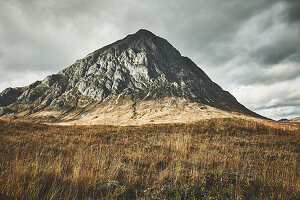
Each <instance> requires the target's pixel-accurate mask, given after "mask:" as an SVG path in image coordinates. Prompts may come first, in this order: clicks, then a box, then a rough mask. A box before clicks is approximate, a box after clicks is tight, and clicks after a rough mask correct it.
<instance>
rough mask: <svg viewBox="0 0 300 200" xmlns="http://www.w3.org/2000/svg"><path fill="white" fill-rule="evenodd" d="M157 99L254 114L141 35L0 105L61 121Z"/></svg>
mask: <svg viewBox="0 0 300 200" xmlns="http://www.w3.org/2000/svg"><path fill="white" fill-rule="evenodd" d="M163 98H170V99H185V100H187V101H189V102H195V103H198V104H199V105H200V104H204V105H209V106H212V107H215V108H219V109H223V110H227V111H236V112H241V113H246V114H250V115H254V113H252V112H251V111H249V110H248V109H246V108H245V107H244V106H243V105H241V104H240V103H239V102H237V100H236V99H235V98H234V97H233V96H232V95H231V94H230V93H228V92H226V91H224V90H222V88H221V87H219V86H218V85H217V84H216V83H214V82H213V81H212V80H211V79H210V78H209V77H208V76H207V75H206V74H205V73H204V72H203V71H202V70H201V69H200V68H199V67H198V66H197V65H196V64H195V63H194V62H193V61H191V60H190V59H189V58H187V57H183V56H181V54H180V53H179V51H177V50H176V49H175V48H174V47H173V46H172V45H171V44H170V43H169V42H168V41H166V40H165V39H163V38H160V37H158V36H156V35H154V34H153V33H151V32H149V31H147V30H139V31H138V32H137V33H135V34H132V35H128V36H127V37H125V38H124V39H122V40H119V41H117V42H115V43H113V44H110V45H108V46H105V47H103V48H101V49H99V50H96V51H94V52H93V53H91V54H89V55H87V56H86V57H84V58H83V59H80V60H77V61H76V62H75V63H74V64H72V65H71V66H69V67H67V68H66V69H63V70H62V71H60V72H58V73H57V74H54V75H50V76H48V77H46V78H45V79H44V80H42V81H36V82H34V83H33V84H31V85H29V86H27V87H23V88H9V89H6V90H4V91H3V92H2V93H1V94H0V106H1V107H9V109H11V110H12V111H14V112H16V113H20V112H23V113H26V114H24V116H30V115H32V114H34V113H37V112H40V111H45V110H48V111H49V110H56V111H61V113H64V114H63V115H64V116H65V115H66V113H67V112H69V111H70V110H74V109H80V108H86V107H88V106H90V105H92V104H95V105H94V106H93V107H95V106H96V105H97V106H98V105H101V103H103V102H104V101H106V100H108V99H114V105H116V106H117V105H118V103H119V100H121V99H123V100H126V99H127V100H128V101H131V102H132V104H133V106H132V107H133V108H135V106H136V104H138V103H139V102H142V101H147V100H153V101H156V100H158V99H163ZM24 111H26V112H24ZM60 118H62V116H61V117H60Z"/></svg>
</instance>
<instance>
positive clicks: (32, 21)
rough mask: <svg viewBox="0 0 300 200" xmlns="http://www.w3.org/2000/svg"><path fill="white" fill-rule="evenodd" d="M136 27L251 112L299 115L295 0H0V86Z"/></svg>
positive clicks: (34, 76)
mask: <svg viewBox="0 0 300 200" xmlns="http://www.w3.org/2000/svg"><path fill="white" fill-rule="evenodd" d="M141 28H144V29H148V30H150V31H152V32H153V33H154V34H156V35H158V36H160V37H163V38H165V39H167V40H168V41H169V42H170V43H171V44H172V45H173V46H174V47H175V48H177V49H178V50H179V51H180V52H181V53H182V54H183V55H184V56H187V57H190V58H191V59H192V60H193V61H194V62H195V63H196V64H197V65H198V66H199V67H201V68H202V69H203V70H204V71H205V72H206V73H207V74H208V75H209V76H210V78H211V79H212V80H213V81H214V82H216V83H218V84H219V85H220V86H221V87H222V88H223V89H225V90H228V91H230V92H231V94H233V95H234V96H235V97H236V98H237V99H238V101H240V102H241V103H242V104H244V105H245V106H246V107H248V108H250V109H252V110H254V111H255V112H257V113H259V114H262V115H264V116H267V117H270V118H273V119H280V118H292V117H296V116H300V0H251V1H245V0H226V1H225V0H164V1H161V0H152V1H150V0H118V1H117V0H109V1H105V0H99V1H97V0H1V1H0V90H1V91H2V90H3V89H5V88H7V87H16V86H25V85H28V84H30V83H32V82H34V81H36V80H42V79H44V78H45V77H46V76H47V75H50V74H53V73H57V72H58V71H60V70H61V69H63V68H65V67H67V66H69V65H71V64H72V63H73V62H75V61H76V60H77V59H80V58H82V57H84V56H86V55H87V54H88V53H90V52H92V51H94V50H96V49H99V48H100V47H102V46H104V45H107V44H109V43H112V42H114V41H116V40H118V39H121V38H123V37H125V36H126V35H128V34H131V33H135V32H136V31H137V30H139V29H141Z"/></svg>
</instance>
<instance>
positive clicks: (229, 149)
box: [0, 118, 300, 200]
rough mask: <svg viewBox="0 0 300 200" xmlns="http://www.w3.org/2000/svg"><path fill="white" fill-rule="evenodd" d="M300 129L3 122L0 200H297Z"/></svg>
mask: <svg viewBox="0 0 300 200" xmlns="http://www.w3.org/2000/svg"><path fill="white" fill-rule="evenodd" d="M299 132H300V131H299V125H297V124H296V123H294V124H293V123H277V122H267V121H266V122H255V121H251V120H243V119H234V118H232V119H210V120H203V121H199V122H197V123H192V124H160V125H143V126H127V127H121V126H53V125H43V124H34V123H26V122H15V121H0V199H247V200H248V199H300V171H299V164H300V157H299V153H300V137H299V136H300V133H299Z"/></svg>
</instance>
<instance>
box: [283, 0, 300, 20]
mask: <svg viewBox="0 0 300 200" xmlns="http://www.w3.org/2000/svg"><path fill="white" fill-rule="evenodd" d="M282 1H285V2H286V3H287V5H288V9H287V12H288V15H287V17H288V20H289V21H290V22H299V21H300V12H299V10H300V1H299V0H282Z"/></svg>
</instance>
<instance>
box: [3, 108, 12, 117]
mask: <svg viewBox="0 0 300 200" xmlns="http://www.w3.org/2000/svg"><path fill="white" fill-rule="evenodd" d="M12 112H13V111H12V110H11V109H9V108H6V107H0V116H3V115H6V114H8V113H12Z"/></svg>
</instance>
